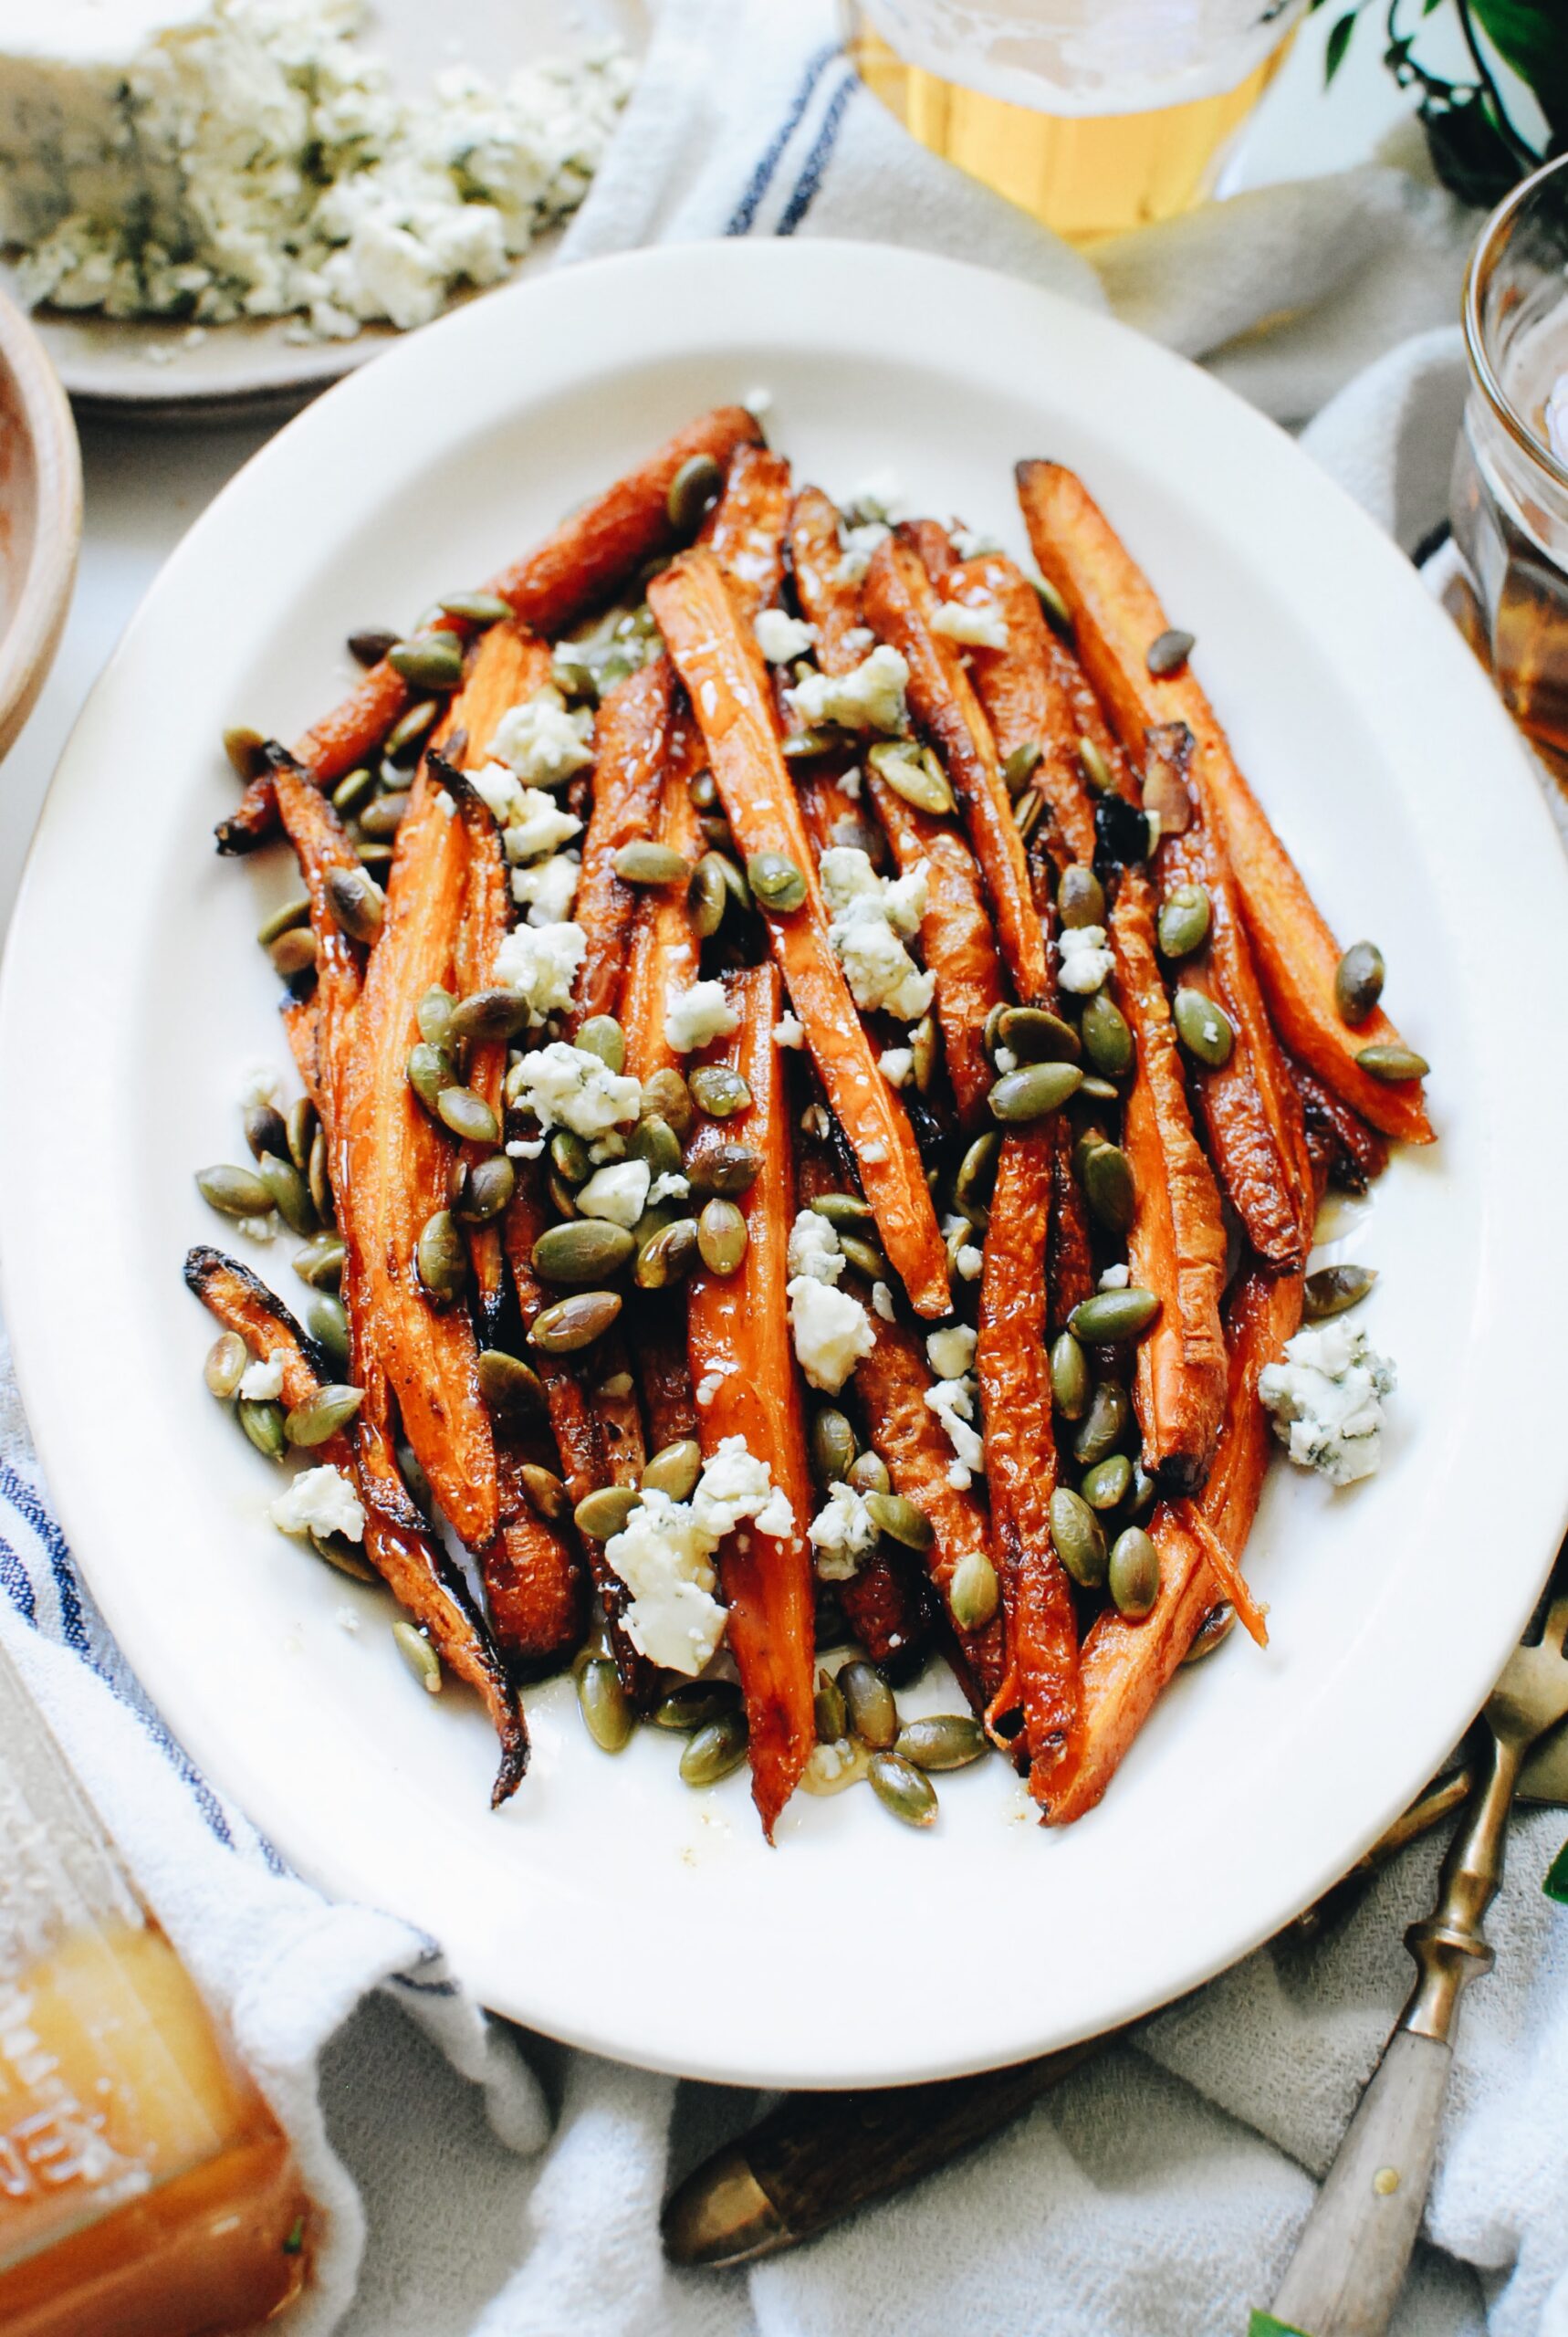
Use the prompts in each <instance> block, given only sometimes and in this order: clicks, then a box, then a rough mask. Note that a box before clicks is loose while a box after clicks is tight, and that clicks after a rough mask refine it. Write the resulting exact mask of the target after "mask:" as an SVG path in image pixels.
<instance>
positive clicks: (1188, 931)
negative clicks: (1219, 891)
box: [1155, 885, 1211, 958]
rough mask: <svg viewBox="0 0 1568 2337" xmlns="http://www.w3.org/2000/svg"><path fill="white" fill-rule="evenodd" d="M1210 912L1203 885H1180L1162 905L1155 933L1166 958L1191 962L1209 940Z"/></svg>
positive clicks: (1167, 896)
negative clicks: (1197, 951) (1196, 952)
mask: <svg viewBox="0 0 1568 2337" xmlns="http://www.w3.org/2000/svg"><path fill="white" fill-rule="evenodd" d="M1210 915H1211V911H1210V908H1209V900H1208V895H1207V893H1206V892H1205V891H1204V889H1203V886H1201V885H1178V886H1176V889H1175V891H1174V892H1170V893H1167V894H1166V897H1165V899H1164V900H1163V901H1162V902H1161V904H1160V913H1159V917H1158V919H1157V921H1156V926H1155V930H1156V933H1157V936H1158V939H1159V945H1160V954H1161V956H1162V957H1165V958H1190V957H1191V956H1192V953H1193V951H1194V950H1195V949H1201V948H1202V947H1203V945H1204V943H1205V942H1206V941H1207V939H1208V927H1209V918H1210Z"/></svg>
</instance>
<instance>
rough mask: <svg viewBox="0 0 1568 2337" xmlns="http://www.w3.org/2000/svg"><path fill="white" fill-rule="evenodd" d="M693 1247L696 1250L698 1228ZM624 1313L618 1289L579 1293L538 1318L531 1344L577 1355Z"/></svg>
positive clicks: (542, 1310) (560, 1300) (543, 1310)
mask: <svg viewBox="0 0 1568 2337" xmlns="http://www.w3.org/2000/svg"><path fill="white" fill-rule="evenodd" d="M693 1247H694V1248H695V1229H694V1241H693ZM620 1312H621V1294H620V1292H619V1291H616V1290H577V1291H573V1292H572V1294H571V1296H570V1298H558V1299H557V1300H556V1302H555V1304H554V1305H552V1306H544V1307H541V1308H540V1309H539V1312H538V1314H537V1315H535V1317H534V1322H533V1328H532V1329H531V1330H530V1331H529V1333H528V1344H529V1345H530V1346H531V1347H538V1349H539V1350H540V1351H541V1353H543V1354H545V1355H576V1354H577V1353H578V1352H579V1350H580V1348H582V1347H591V1346H592V1344H593V1342H594V1340H595V1339H598V1338H602V1337H603V1336H604V1334H605V1332H606V1331H607V1330H608V1329H609V1328H610V1326H611V1325H612V1323H613V1322H614V1320H615V1318H616V1316H617V1315H619V1314H620Z"/></svg>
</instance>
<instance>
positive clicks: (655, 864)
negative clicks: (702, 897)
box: [612, 838, 692, 886]
mask: <svg viewBox="0 0 1568 2337" xmlns="http://www.w3.org/2000/svg"><path fill="white" fill-rule="evenodd" d="M612 865H613V867H614V870H615V874H616V875H617V876H619V877H620V878H621V880H622V883H623V884H626V885H653V886H663V885H684V884H685V883H686V882H687V881H688V879H689V878H690V876H691V874H692V864H691V862H690V861H689V860H687V859H686V858H685V854H682V853H678V852H676V851H674V849H673V848H672V847H671V846H670V845H669V844H652V843H649V842H647V841H646V840H645V839H643V838H639V839H638V840H637V841H635V842H634V843H632V844H622V847H621V849H620V851H619V852H618V853H617V854H615V857H614V861H613V863H612Z"/></svg>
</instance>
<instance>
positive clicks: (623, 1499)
mask: <svg viewBox="0 0 1568 2337" xmlns="http://www.w3.org/2000/svg"><path fill="white" fill-rule="evenodd" d="M641 1500H642V1495H641V1494H640V1493H638V1491H637V1489H636V1487H635V1486H634V1485H601V1486H600V1487H599V1488H598V1490H597V1492H595V1493H584V1495H583V1497H582V1499H581V1500H580V1502H579V1503H578V1504H577V1507H576V1508H575V1509H574V1510H573V1511H572V1513H571V1515H572V1523H573V1524H574V1525H576V1527H577V1530H578V1532H579V1533H580V1534H586V1535H589V1537H590V1538H591V1540H592V1541H595V1542H608V1541H609V1540H610V1538H611V1536H612V1535H614V1534H619V1533H620V1532H621V1531H622V1528H623V1527H624V1525H625V1524H626V1521H627V1519H628V1518H629V1517H630V1516H631V1514H632V1511H633V1510H634V1509H635V1508H637V1506H638V1505H639V1504H640V1502H641Z"/></svg>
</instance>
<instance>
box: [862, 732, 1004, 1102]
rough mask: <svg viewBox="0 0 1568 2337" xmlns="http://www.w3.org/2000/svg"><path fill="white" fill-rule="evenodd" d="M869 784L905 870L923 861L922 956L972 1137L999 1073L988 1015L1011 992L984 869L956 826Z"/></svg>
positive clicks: (872, 777) (956, 1095)
mask: <svg viewBox="0 0 1568 2337" xmlns="http://www.w3.org/2000/svg"><path fill="white" fill-rule="evenodd" d="M865 785H866V791H867V793H868V795H869V796H870V799H871V802H872V803H873V806H874V808H875V811H876V815H877V817H878V819H879V820H880V821H881V822H882V824H883V829H884V831H885V832H886V834H887V839H888V842H889V843H890V844H892V846H893V854H894V859H895V860H896V861H897V863H898V865H899V867H900V869H901V870H902V871H903V872H904V874H905V875H907V874H908V872H909V871H910V870H911V869H912V868H916V867H918V866H919V865H920V863H921V862H922V861H924V862H925V916H924V917H922V918H921V920H920V951H921V955H922V957H923V958H924V959H925V963H926V964H927V966H929V967H930V968H931V969H932V971H933V972H934V973H935V974H936V990H935V992H934V994H933V1002H934V1004H935V1006H936V1020H937V1022H938V1024H939V1025H940V1027H941V1032H942V1051H943V1054H944V1056H945V1058H946V1064H947V1077H948V1079H949V1081H950V1082H951V1084H952V1088H953V1100H954V1102H955V1103H956V1105H957V1107H958V1119H959V1123H960V1125H961V1126H962V1127H965V1128H966V1129H967V1130H969V1131H970V1132H971V1133H973V1131H974V1130H975V1129H976V1128H977V1127H984V1126H988V1121H987V1117H986V1097H987V1096H988V1094H989V1093H990V1089H991V1083H992V1079H993V1076H994V1074H993V1073H992V1070H991V1065H990V1060H989V1058H988V1055H987V1053H986V1044H985V1031H986V1017H987V1015H988V1014H989V1012H990V1011H991V1009H992V1007H993V1006H997V1005H999V1004H1000V1002H1001V1001H1002V999H1003V997H1004V996H1005V994H1006V993H1005V991H1004V990H1003V987H1002V969H1001V960H1000V959H999V958H998V955H997V944H996V936H995V932H994V929H993V927H992V925H991V920H990V918H989V917H988V916H987V915H986V905H985V901H984V899H983V898H982V896H981V892H980V872H979V870H978V869H977V867H976V865H975V856H974V854H973V853H972V852H971V851H970V850H969V847H968V845H967V844H966V843H965V841H964V839H963V837H962V836H961V835H960V834H959V833H958V832H957V830H956V828H955V827H954V825H953V823H952V822H951V821H949V820H942V819H937V818H936V817H935V816H934V815H933V814H932V813H931V812H922V811H918V810H917V809H916V808H915V805H914V804H913V803H908V802H905V801H904V797H903V796H902V795H900V794H898V793H896V791H894V789H893V788H891V787H890V786H889V785H888V784H887V781H885V780H884V779H882V778H881V777H879V775H878V774H877V772H876V771H874V770H868V771H867V772H866V779H865Z"/></svg>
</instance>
